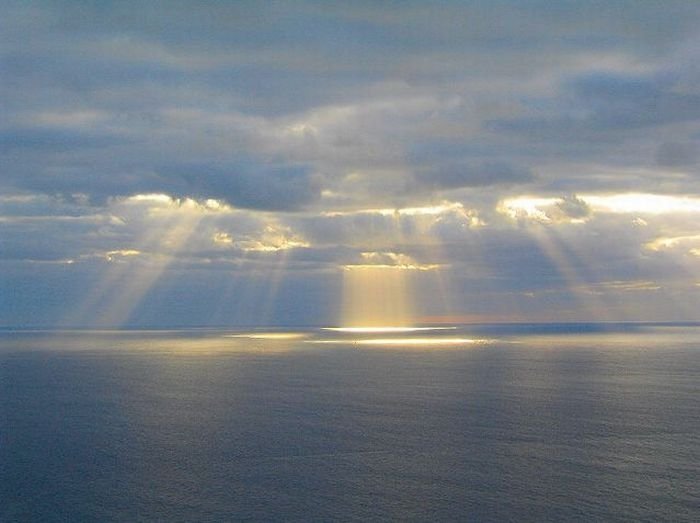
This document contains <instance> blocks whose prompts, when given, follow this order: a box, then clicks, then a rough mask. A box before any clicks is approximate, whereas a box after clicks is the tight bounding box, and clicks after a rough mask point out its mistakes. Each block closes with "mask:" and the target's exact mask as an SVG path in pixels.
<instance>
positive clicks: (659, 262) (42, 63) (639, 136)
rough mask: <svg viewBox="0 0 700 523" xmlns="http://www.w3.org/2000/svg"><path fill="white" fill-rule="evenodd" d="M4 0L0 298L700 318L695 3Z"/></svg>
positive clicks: (45, 311)
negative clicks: (396, 282) (363, 288)
mask: <svg viewBox="0 0 700 523" xmlns="http://www.w3.org/2000/svg"><path fill="white" fill-rule="evenodd" d="M0 8H1V9H2V13H3V14H2V17H0V100H2V102H0V115H1V118H0V325H46V326H50V325H86V326H87V325H102V326H118V325H214V324H216V325H222V324H223V325H226V324H230V325H237V324H289V323H296V324H339V323H342V321H343V319H342V317H343V310H342V307H343V305H342V304H343V296H342V295H343V293H344V292H346V293H347V282H348V279H347V275H348V271H357V270H360V271H362V270H367V272H368V273H370V272H371V273H373V274H375V273H377V271H387V272H386V273H384V274H386V275H389V274H398V273H399V272H398V271H400V274H401V275H402V276H401V278H402V279H403V280H405V282H404V283H405V284H406V287H407V288H408V290H407V291H406V292H407V293H408V295H409V297H408V298H407V299H410V300H411V301H413V304H412V309H413V314H414V320H415V321H571V320H574V321H576V320H605V321H613V320H700V313H699V312H698V311H700V149H699V147H698V146H699V145H700V3H698V2H695V1H691V0H688V1H668V0H667V1H652V0H649V1H644V2H639V1H631V0H630V1H624V0H617V1H615V0H608V1H593V0H591V1H576V2H573V1H559V2H551V1H488V2H487V1H472V2H430V3H428V2H410V1H402V2H342V3H341V2H311V1H309V2H212V1H203V2H191V1H190V2H179V1H167V2H129V1H119V2H101V1H92V2H87V1H85V2H73V1H71V2H61V1H52V2H38V1H37V2H31V1H30V2H27V1H17V2H14V1H8V0H0ZM377 274H378V273H377ZM392 277H393V276H392ZM344 281H345V285H344ZM367 285H371V282H367Z"/></svg>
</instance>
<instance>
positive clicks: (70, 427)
mask: <svg viewBox="0 0 700 523" xmlns="http://www.w3.org/2000/svg"><path fill="white" fill-rule="evenodd" d="M382 340H384V341H383V342H382ZM386 340H394V341H393V342H388V343H387V342H386ZM402 340H403V341H402ZM431 340H434V341H435V343H433V342H432V341H431ZM450 340H453V341H450ZM240 520H257V521H275V520H285V521H320V520H324V521H331V520H333V521H335V520H339V521H368V520H401V521H406V520H415V521H450V520H470V521H575V520H604V521H632V520H633V521H698V520H700V328H699V327H697V326H692V325H641V324H637V325H580V324H579V325H549V326H543V325H516V326H513V325H511V326H498V325H497V326H459V327H456V328H453V329H443V330H435V331H420V332H405V333H389V334H387V333H382V334H377V333H343V332H336V331H326V330H320V329H306V330H298V329H297V330H290V329H287V330H285V331H281V330H273V331H270V330H267V331H263V330H252V331H240V330H239V331H236V330H231V329H229V330H186V331H44V332H39V331H16V330H14V331H13V330H5V331H0V521H3V522H11V521H169V522H170V521H240Z"/></svg>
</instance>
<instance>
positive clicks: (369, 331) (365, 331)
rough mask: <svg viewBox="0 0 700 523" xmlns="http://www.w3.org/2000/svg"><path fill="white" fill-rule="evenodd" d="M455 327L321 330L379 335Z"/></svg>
mask: <svg viewBox="0 0 700 523" xmlns="http://www.w3.org/2000/svg"><path fill="white" fill-rule="evenodd" d="M456 328H457V327H323V328H322V329H321V330H324V331H333V332H347V333H350V334H380V333H401V332H417V331H442V330H455V329H456Z"/></svg>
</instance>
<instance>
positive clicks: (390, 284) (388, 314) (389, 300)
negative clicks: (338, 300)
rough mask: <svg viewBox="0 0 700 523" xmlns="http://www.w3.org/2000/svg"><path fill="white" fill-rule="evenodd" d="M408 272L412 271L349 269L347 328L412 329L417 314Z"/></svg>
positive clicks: (368, 267)
mask: <svg viewBox="0 0 700 523" xmlns="http://www.w3.org/2000/svg"><path fill="white" fill-rule="evenodd" d="M407 272H409V271H406V270H402V269H399V268H395V267H384V266H382V267H374V266H371V265H362V266H347V267H345V270H344V274H343V326H344V327H386V326H387V325H390V326H395V327H408V326H410V325H411V321H412V318H413V311H412V307H411V303H412V302H411V300H412V296H411V293H410V290H409V288H408V281H407V278H406V273H407Z"/></svg>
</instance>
